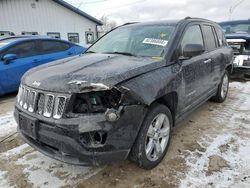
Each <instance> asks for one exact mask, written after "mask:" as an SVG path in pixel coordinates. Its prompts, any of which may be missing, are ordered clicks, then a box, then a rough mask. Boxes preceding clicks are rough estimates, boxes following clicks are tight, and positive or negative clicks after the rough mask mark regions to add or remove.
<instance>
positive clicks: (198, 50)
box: [182, 44, 205, 58]
mask: <svg viewBox="0 0 250 188" xmlns="http://www.w3.org/2000/svg"><path fill="white" fill-rule="evenodd" d="M204 51H205V49H204V47H203V46H202V45H200V44H187V45H185V46H184V48H183V54H182V55H183V56H184V57H185V58H191V57H194V56H197V55H200V54H202V53H203V52H204Z"/></svg>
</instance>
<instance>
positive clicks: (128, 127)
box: [14, 105, 147, 166]
mask: <svg viewBox="0 0 250 188" xmlns="http://www.w3.org/2000/svg"><path fill="white" fill-rule="evenodd" d="M146 111H147V107H146V106H145V105H129V106H124V107H123V110H122V114H121V116H120V118H119V119H118V120H117V121H114V122H112V121H107V119H106V117H105V114H104V113H97V114H92V115H91V114H88V115H87V114H86V115H79V116H77V117H74V118H67V117H65V118H61V119H52V118H46V117H44V116H42V115H37V114H33V113H30V112H28V111H25V112H24V111H23V109H22V108H20V107H19V106H18V105H16V108H15V112H14V116H15V119H16V121H17V123H18V125H19V126H18V127H19V132H20V134H21V136H22V137H23V139H24V140H25V141H26V142H27V143H28V144H30V145H31V146H32V147H34V148H35V149H37V150H39V151H40V152H42V153H44V154H45V155H47V156H49V157H51V158H54V159H57V160H60V161H64V162H66V163H70V164H76V165H85V166H89V165H91V166H92V165H101V164H106V163H109V162H113V161H120V160H125V159H126V158H127V156H128V154H129V152H130V149H131V147H132V146H133V143H134V141H135V139H136V137H137V134H138V131H139V129H140V125H141V123H142V120H143V119H144V116H145V114H146Z"/></svg>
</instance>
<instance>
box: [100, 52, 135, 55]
mask: <svg viewBox="0 0 250 188" xmlns="http://www.w3.org/2000/svg"><path fill="white" fill-rule="evenodd" d="M104 54H121V55H127V56H136V55H134V54H131V53H129V52H104Z"/></svg>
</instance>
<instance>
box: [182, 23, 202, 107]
mask: <svg viewBox="0 0 250 188" xmlns="http://www.w3.org/2000/svg"><path fill="white" fill-rule="evenodd" d="M187 44H200V45H202V46H204V39H203V35H202V32H201V26H200V25H199V24H190V25H189V26H187V28H186V30H185V32H184V35H183V37H182V39H181V42H180V50H181V53H182V52H183V48H184V47H185V45H187ZM203 61H204V54H201V55H198V56H194V57H192V58H190V59H187V60H184V61H182V80H183V82H184V83H183V87H184V88H183V92H184V93H183V95H182V96H185V97H184V98H183V99H180V100H182V101H183V104H184V106H185V109H186V110H187V109H189V107H191V106H192V105H193V104H194V103H196V102H197V101H198V99H199V98H200V97H201V92H202V91H201V90H202V89H201V87H203V85H202V82H203V74H204V73H203V72H201V70H200V67H201V66H202V65H203ZM184 111H185V110H184Z"/></svg>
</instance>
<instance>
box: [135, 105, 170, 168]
mask: <svg viewBox="0 0 250 188" xmlns="http://www.w3.org/2000/svg"><path fill="white" fill-rule="evenodd" d="M172 126H173V119H172V114H171V112H170V110H169V109H168V108H167V107H166V106H164V105H161V104H154V105H152V107H151V108H150V109H149V112H148V114H147V116H146V117H145V119H144V121H143V124H142V128H141V130H140V132H139V134H138V137H137V140H136V142H135V144H134V146H133V148H132V150H131V153H130V159H131V160H133V161H134V162H136V163H137V164H138V166H140V167H142V168H144V169H152V168H154V167H155V166H157V165H158V164H159V163H160V162H161V160H162V159H163V158H164V156H165V154H166V152H167V149H168V146H169V142H170V138H171V130H172Z"/></svg>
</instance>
